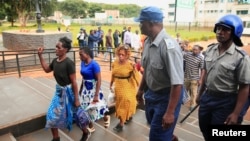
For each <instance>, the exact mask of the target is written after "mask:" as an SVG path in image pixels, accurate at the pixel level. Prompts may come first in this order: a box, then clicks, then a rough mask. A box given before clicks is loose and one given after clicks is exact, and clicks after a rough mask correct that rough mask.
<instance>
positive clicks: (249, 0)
mask: <svg viewBox="0 0 250 141" xmlns="http://www.w3.org/2000/svg"><path fill="white" fill-rule="evenodd" d="M238 4H250V0H238Z"/></svg>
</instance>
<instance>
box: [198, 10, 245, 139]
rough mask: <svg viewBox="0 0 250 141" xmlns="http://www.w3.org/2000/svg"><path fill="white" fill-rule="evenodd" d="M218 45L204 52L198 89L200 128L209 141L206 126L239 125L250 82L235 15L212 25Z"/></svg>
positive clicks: (230, 15) (229, 15)
mask: <svg viewBox="0 0 250 141" xmlns="http://www.w3.org/2000/svg"><path fill="white" fill-rule="evenodd" d="M214 32H215V33H216V39H217V41H218V43H217V44H212V45H211V46H209V47H208V48H207V50H206V52H205V60H204V68H203V70H202V78H201V81H202V83H201V89H200V92H199V96H198V97H197V100H196V102H197V103H198V104H200V108H199V112H198V116H199V127H200V130H201V132H202V134H203V136H204V139H205V140H206V141H208V139H209V136H211V131H210V130H209V125H223V124H224V125H232V124H240V123H241V122H242V120H243V115H242V110H243V107H244V104H245V103H246V100H247V98H248V91H249V85H248V84H249V82H250V69H249V68H250V62H249V56H248V55H247V54H246V53H244V51H243V50H241V48H240V47H242V46H243V43H242V42H241V39H240V37H241V35H242V32H243V23H242V20H241V19H240V18H239V17H238V16H237V15H234V14H228V15H225V16H223V17H221V18H220V19H219V20H218V22H217V23H216V24H215V27H214Z"/></svg>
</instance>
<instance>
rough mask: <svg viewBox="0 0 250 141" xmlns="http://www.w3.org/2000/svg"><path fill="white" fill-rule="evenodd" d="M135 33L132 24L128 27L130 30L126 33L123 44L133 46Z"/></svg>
mask: <svg viewBox="0 0 250 141" xmlns="http://www.w3.org/2000/svg"><path fill="white" fill-rule="evenodd" d="M132 38H133V34H132V32H131V26H129V27H128V30H127V31H126V32H125V33H124V39H123V44H125V45H128V46H129V47H130V48H131V43H132Z"/></svg>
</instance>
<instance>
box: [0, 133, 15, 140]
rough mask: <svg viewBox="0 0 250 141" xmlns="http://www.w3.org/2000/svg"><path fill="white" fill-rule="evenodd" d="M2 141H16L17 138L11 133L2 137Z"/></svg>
mask: <svg viewBox="0 0 250 141" xmlns="http://www.w3.org/2000/svg"><path fill="white" fill-rule="evenodd" d="M0 141H16V138H15V137H14V136H13V135H12V134H11V133H7V134H4V135H2V136H0Z"/></svg>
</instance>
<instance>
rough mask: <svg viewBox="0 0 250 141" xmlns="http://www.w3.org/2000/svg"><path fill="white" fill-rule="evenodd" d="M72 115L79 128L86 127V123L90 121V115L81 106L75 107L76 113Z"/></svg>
mask: <svg viewBox="0 0 250 141" xmlns="http://www.w3.org/2000/svg"><path fill="white" fill-rule="evenodd" d="M74 116H75V122H76V125H77V126H78V127H79V128H80V129H84V128H86V127H88V125H89V123H90V117H89V115H88V113H87V112H86V111H85V110H84V109H83V108H81V107H77V109H76V113H75V115H74Z"/></svg>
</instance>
